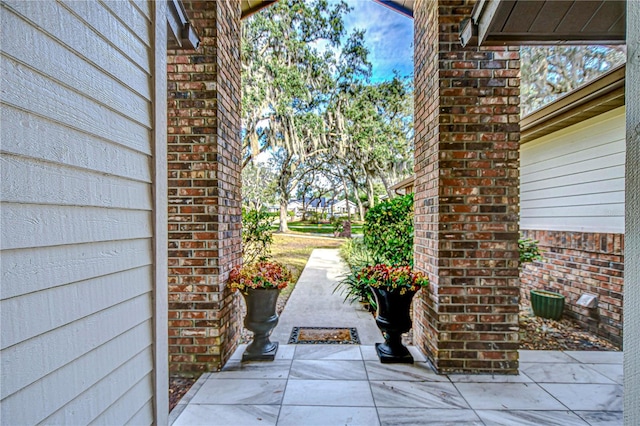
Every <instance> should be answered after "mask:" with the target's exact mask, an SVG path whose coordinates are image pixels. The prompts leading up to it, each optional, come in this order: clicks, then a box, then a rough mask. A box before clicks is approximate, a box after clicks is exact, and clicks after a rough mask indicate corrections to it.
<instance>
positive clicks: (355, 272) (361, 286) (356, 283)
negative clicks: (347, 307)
mask: <svg viewBox="0 0 640 426" xmlns="http://www.w3.org/2000/svg"><path fill="white" fill-rule="evenodd" d="M364 268H366V266H360V267H352V268H350V269H351V271H350V272H349V273H348V274H347V275H346V276H344V277H343V278H342V280H340V282H339V283H338V285H336V287H335V289H334V290H333V292H334V293H335V292H336V291H340V293H341V294H342V295H344V301H345V302H349V303H356V302H365V303H368V304H369V306H370V309H371V310H372V311H375V310H376V309H377V304H376V298H375V296H374V295H373V291H371V287H369V284H368V283H367V282H366V281H365V280H364V279H362V278H361V273H360V272H361V271H362V270H363V269H364Z"/></svg>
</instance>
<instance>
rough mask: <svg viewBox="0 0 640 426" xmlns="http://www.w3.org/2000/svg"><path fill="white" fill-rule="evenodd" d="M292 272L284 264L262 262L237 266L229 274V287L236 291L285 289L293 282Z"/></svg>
mask: <svg viewBox="0 0 640 426" xmlns="http://www.w3.org/2000/svg"><path fill="white" fill-rule="evenodd" d="M291 278H292V277H291V272H290V271H289V270H288V269H287V268H286V267H285V266H284V265H282V264H280V263H278V262H273V261H262V262H257V263H252V264H250V265H246V266H236V267H235V268H233V269H232V270H231V273H230V274H229V286H230V287H231V288H232V289H233V290H234V291H235V290H240V291H244V290H246V289H247V288H278V289H283V288H285V287H286V286H288V285H289V283H290V282H291Z"/></svg>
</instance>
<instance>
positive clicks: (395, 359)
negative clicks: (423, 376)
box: [371, 287, 416, 364]
mask: <svg viewBox="0 0 640 426" xmlns="http://www.w3.org/2000/svg"><path fill="white" fill-rule="evenodd" d="M371 290H372V291H373V294H374V295H375V297H376V301H377V302H378V310H377V312H376V324H377V325H378V328H379V329H380V331H382V334H383V336H384V339H385V340H384V343H376V352H377V353H378V358H379V359H380V362H382V363H384V364H413V357H412V356H411V353H409V349H407V347H406V346H404V345H403V344H402V333H406V332H407V331H409V330H410V329H411V325H412V324H411V316H410V314H409V312H410V308H411V300H412V299H413V296H414V295H415V294H416V292H415V291H410V290H407V291H406V292H405V293H404V294H400V290H399V289H395V290H392V291H388V290H385V289H383V288H375V287H371Z"/></svg>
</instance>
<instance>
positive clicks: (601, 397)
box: [540, 383, 623, 411]
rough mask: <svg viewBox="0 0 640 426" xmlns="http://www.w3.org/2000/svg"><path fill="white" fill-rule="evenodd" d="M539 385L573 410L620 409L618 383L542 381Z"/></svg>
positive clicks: (620, 394)
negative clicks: (557, 382) (596, 383)
mask: <svg viewBox="0 0 640 426" xmlns="http://www.w3.org/2000/svg"><path fill="white" fill-rule="evenodd" d="M540 386H542V387H543V388H544V389H545V390H546V391H547V392H549V393H550V394H551V395H553V396H554V397H555V398H556V399H558V400H559V401H560V402H562V403H563V404H564V405H566V406H567V407H568V408H569V409H571V410H574V411H576V410H592V411H622V405H623V390H622V386H620V385H593V384H566V383H563V384H555V383H542V384H540Z"/></svg>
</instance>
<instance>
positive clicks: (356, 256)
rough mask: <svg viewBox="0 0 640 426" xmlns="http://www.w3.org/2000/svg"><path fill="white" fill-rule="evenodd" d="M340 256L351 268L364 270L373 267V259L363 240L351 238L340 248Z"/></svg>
mask: <svg viewBox="0 0 640 426" xmlns="http://www.w3.org/2000/svg"><path fill="white" fill-rule="evenodd" d="M340 256H342V259H344V261H345V262H347V265H349V267H350V268H362V267H363V266H367V265H373V264H374V261H373V257H372V256H371V253H370V252H369V250H368V249H367V246H366V245H365V244H364V241H363V240H362V238H351V239H349V240H347V241H345V242H344V244H342V246H340Z"/></svg>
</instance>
